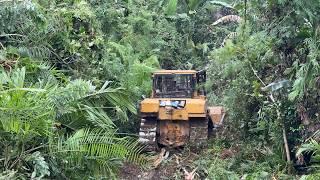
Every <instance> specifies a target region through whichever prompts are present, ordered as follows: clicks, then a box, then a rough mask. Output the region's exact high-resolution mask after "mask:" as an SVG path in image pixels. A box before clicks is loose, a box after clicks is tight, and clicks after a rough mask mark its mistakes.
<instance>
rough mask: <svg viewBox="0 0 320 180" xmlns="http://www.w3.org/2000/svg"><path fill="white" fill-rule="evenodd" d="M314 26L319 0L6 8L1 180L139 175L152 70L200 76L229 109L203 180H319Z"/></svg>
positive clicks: (0, 4)
mask: <svg viewBox="0 0 320 180" xmlns="http://www.w3.org/2000/svg"><path fill="white" fill-rule="evenodd" d="M319 16H320V2H319V1H318V0H307V1H301V0H234V1H232V0H220V1H210V0H180V1H178V0H51V1H47V0H0V179H43V178H45V179H110V178H115V179H116V178H117V177H118V171H119V169H120V168H121V167H122V166H123V163H124V162H129V163H133V164H137V165H139V166H146V163H147V162H146V157H145V154H143V153H142V148H143V147H141V146H140V145H139V144H138V143H137V141H136V135H135V134H137V130H138V126H139V119H138V117H137V110H136V109H137V104H138V102H139V101H140V100H141V96H143V95H144V96H149V94H150V90H151V79H150V75H151V72H153V71H154V70H156V69H197V70H200V69H207V76H208V77H207V84H206V89H207V91H208V96H207V98H208V100H209V104H211V105H223V106H225V107H226V108H227V111H228V120H227V122H226V124H225V126H224V127H223V129H222V130H221V132H220V133H219V136H217V137H216V138H215V139H213V140H212V142H210V143H209V145H208V147H207V149H206V150H204V151H203V152H199V158H198V159H197V160H195V161H194V162H193V164H192V166H193V168H197V170H196V172H197V175H198V176H197V177H201V178H208V179H318V178H320V168H319V167H318V166H317V163H318V162H319V161H320V154H319V152H320V144H319V143H318V142H319V140H320V136H319V131H318V130H319V128H320V115H319V113H320V65H319V62H320V61H319V59H320V24H319V23H320V19H319ZM226 150H228V152H230V153H231V155H228V156H227V157H221V153H223V152H225V151H226ZM230 153H229V154H230ZM219 154H220V155H219ZM178 175H179V172H177V174H175V176H172V177H167V178H168V179H170V178H171V179H172V178H174V179H182V178H183V176H178Z"/></svg>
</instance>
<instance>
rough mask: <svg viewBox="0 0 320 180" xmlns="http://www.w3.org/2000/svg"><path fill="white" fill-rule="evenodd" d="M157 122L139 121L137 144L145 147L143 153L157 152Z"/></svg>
mask: <svg viewBox="0 0 320 180" xmlns="http://www.w3.org/2000/svg"><path fill="white" fill-rule="evenodd" d="M156 135H157V121H156V120H155V119H141V123H140V131H139V142H140V143H141V144H143V145H144V146H145V151H155V150H157V147H158V146H157V140H156V138H157V137H156Z"/></svg>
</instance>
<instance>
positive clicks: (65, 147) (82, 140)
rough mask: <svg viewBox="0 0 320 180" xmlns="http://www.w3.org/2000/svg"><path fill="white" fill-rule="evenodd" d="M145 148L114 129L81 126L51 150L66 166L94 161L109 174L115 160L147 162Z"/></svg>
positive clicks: (61, 139)
mask: <svg viewBox="0 0 320 180" xmlns="http://www.w3.org/2000/svg"><path fill="white" fill-rule="evenodd" d="M142 148H143V147H141V146H140V145H139V144H138V142H137V141H136V140H135V139H133V138H130V137H125V138H120V137H117V136H116V133H115V132H114V131H105V130H101V129H80V130H78V131H76V132H75V133H74V134H73V135H72V136H70V137H68V138H67V139H63V138H60V139H59V141H58V143H57V146H55V145H53V146H51V148H50V149H51V152H52V153H54V154H57V155H58V156H60V157H61V158H63V160H64V161H65V165H66V166H69V165H71V166H77V165H78V164H85V163H88V162H93V163H94V164H97V165H98V167H99V166H100V168H101V170H103V171H107V172H108V173H112V172H110V170H112V168H111V169H110V167H112V165H113V164H114V162H115V161H119V162H120V161H129V162H132V163H138V164H143V163H145V159H144V158H143V157H142V156H141V155H140V153H141V151H142Z"/></svg>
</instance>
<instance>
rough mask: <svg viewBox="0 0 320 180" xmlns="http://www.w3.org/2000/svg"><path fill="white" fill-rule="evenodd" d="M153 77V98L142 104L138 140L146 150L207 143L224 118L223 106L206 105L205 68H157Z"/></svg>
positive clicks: (143, 101)
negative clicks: (197, 69) (209, 136)
mask: <svg viewBox="0 0 320 180" xmlns="http://www.w3.org/2000/svg"><path fill="white" fill-rule="evenodd" d="M152 79H153V86H152V93H151V97H150V98H145V99H143V100H142V101H141V102H140V105H139V115H140V117H141V122H140V131H139V142H140V143H142V144H144V145H145V147H146V148H145V149H146V150H147V151H156V150H157V149H159V148H160V147H169V148H176V147H181V146H185V145H187V144H190V145H192V146H193V145H195V146H202V145H206V143H207V139H208V134H209V133H210V132H212V131H213V130H214V129H215V128H217V127H219V126H221V125H222V123H223V119H224V117H225V110H224V108H223V107H221V106H214V107H208V106H207V99H206V91H205V86H204V85H205V82H206V71H205V70H202V71H196V70H158V71H155V72H153V74H152Z"/></svg>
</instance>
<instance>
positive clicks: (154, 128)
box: [139, 118, 208, 151]
mask: <svg viewBox="0 0 320 180" xmlns="http://www.w3.org/2000/svg"><path fill="white" fill-rule="evenodd" d="M207 139H208V119H207V118H197V119H196V118H194V119H191V120H189V121H157V119H155V118H148V119H146V118H143V119H141V123H140V132H139V142H140V143H141V144H143V145H145V150H146V151H155V150H157V149H158V145H163V146H166V147H171V148H172V147H180V146H184V145H185V144H189V145H190V146H191V147H198V146H204V145H205V144H206V141H207Z"/></svg>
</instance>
